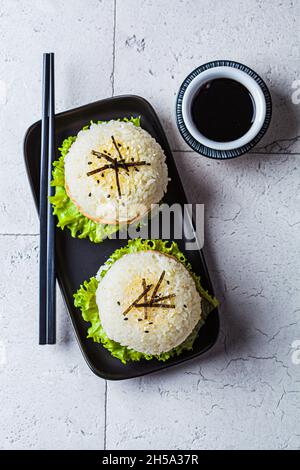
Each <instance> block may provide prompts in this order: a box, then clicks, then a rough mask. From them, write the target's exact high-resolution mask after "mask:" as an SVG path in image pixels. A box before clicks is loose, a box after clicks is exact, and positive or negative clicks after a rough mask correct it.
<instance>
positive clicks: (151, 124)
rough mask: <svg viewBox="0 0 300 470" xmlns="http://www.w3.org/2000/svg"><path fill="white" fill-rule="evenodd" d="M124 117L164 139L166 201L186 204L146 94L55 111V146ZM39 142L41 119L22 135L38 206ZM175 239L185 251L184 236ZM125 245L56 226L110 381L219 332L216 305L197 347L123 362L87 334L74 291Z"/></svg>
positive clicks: (64, 282)
mask: <svg viewBox="0 0 300 470" xmlns="http://www.w3.org/2000/svg"><path fill="white" fill-rule="evenodd" d="M125 116H127V117H130V116H141V126H142V127H143V128H144V129H146V130H147V131H148V132H149V133H150V134H151V135H152V136H153V137H154V138H155V139H156V140H157V141H158V142H159V143H160V145H161V146H162V148H163V149H164V151H165V154H166V156H167V164H168V169H169V176H170V177H171V182H170V183H169V186H168V194H167V197H166V202H168V203H175V202H177V203H180V204H184V203H186V202H187V200H186V196H185V193H184V190H183V187H182V184H181V181H180V177H179V175H178V172H177V169H176V166H175V162H174V160H173V156H172V153H171V150H170V147H169V144H168V141H167V138H166V136H165V133H164V131H163V129H162V126H161V124H160V122H159V119H158V117H157V115H156V113H155V111H154V109H153V108H152V106H151V105H150V104H149V103H148V102H147V101H145V100H144V99H143V98H140V97H138V96H131V95H128V96H127V95H126V96H118V97H115V98H109V99H105V100H102V101H97V102H95V103H92V104H88V105H86V106H82V107H80V108H76V109H72V110H70V111H66V112H64V113H60V114H58V115H57V116H56V147H58V146H59V145H60V143H61V142H62V141H63V139H65V138H66V137H68V136H70V135H76V134H77V133H78V132H79V130H80V129H81V128H82V127H83V126H84V125H86V124H87V123H89V122H90V120H95V121H96V120H109V119H117V118H120V117H125ZM40 145H41V121H38V122H36V123H35V124H33V125H32V126H31V127H30V128H29V129H28V131H27V133H26V136H25V140H24V156H25V164H26V169H27V173H28V178H29V181H30V186H31V189H32V192H33V196H34V200H35V203H36V206H37V207H38V204H39V200H38V199H39V167H40ZM176 241H177V240H176ZM177 242H178V244H179V246H181V248H182V249H183V251H184V240H183V241H177ZM126 244H127V241H126V240H105V241H104V242H103V243H100V244H95V243H91V242H90V241H89V240H87V239H85V240H79V239H78V238H72V237H71V235H70V232H69V230H68V229H65V230H64V231H62V230H60V229H57V230H56V256H57V278H58V282H59V285H60V288H61V291H62V293H63V297H64V299H65V303H66V306H67V309H68V311H69V314H70V317H71V320H72V323H73V326H74V328H75V332H76V336H77V339H78V342H79V345H80V348H81V351H82V353H83V355H84V357H85V359H86V361H87V363H88V365H89V366H90V368H91V369H92V371H93V372H94V373H95V374H96V375H98V376H100V377H102V378H105V379H109V380H121V379H128V378H132V377H138V376H141V375H144V374H148V373H150V372H154V371H158V370H160V369H164V368H166V367H170V366H173V365H176V364H180V363H181V362H183V361H186V360H188V359H191V358H193V357H196V356H199V355H200V354H202V353H203V352H205V351H207V350H208V349H210V348H211V347H212V346H213V344H214V343H215V342H216V339H217V336H218V331H219V317H218V312H217V309H215V310H214V311H213V312H212V313H211V314H210V315H209V317H208V319H207V321H206V323H205V325H204V326H203V327H202V328H201V330H200V333H199V337H198V338H197V340H196V342H195V344H194V349H193V351H190V352H186V353H184V354H182V355H180V356H179V357H176V358H173V359H170V360H169V361H167V362H159V361H157V360H151V361H146V360H143V361H140V362H136V363H128V364H127V365H123V364H122V363H121V362H120V361H119V360H118V359H115V358H114V357H112V356H111V355H110V353H109V352H108V351H107V350H106V349H105V348H103V347H102V346H101V345H100V344H98V343H94V342H93V340H91V339H87V338H86V336H87V329H88V323H86V322H85V321H84V320H83V319H82V317H81V314H80V311H79V310H78V309H77V308H75V307H74V304H73V294H74V292H76V291H77V289H78V288H79V286H80V284H81V283H82V282H83V281H84V280H85V279H89V278H90V277H91V276H94V275H95V273H96V272H97V271H98V269H99V267H100V266H101V265H102V264H103V263H104V262H105V261H106V260H107V258H109V256H110V254H111V253H112V252H113V251H114V250H115V249H117V248H119V247H120V246H123V245H126ZM186 255H187V258H188V259H189V261H190V262H191V263H192V266H193V270H194V272H195V273H196V274H198V275H200V276H201V279H202V284H203V286H204V287H205V288H206V289H208V290H209V291H210V292H211V293H212V286H211V282H210V279H209V275H208V272H207V268H206V265H205V260H204V257H203V254H202V252H201V251H198V250H195V251H188V252H186Z"/></svg>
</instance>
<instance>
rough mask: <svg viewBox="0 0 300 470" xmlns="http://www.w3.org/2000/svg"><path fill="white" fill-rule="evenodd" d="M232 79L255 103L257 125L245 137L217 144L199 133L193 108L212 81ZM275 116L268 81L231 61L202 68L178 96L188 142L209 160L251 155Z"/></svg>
mask: <svg viewBox="0 0 300 470" xmlns="http://www.w3.org/2000/svg"><path fill="white" fill-rule="evenodd" d="M217 78H229V79H232V80H236V81H237V82H239V83H241V84H242V85H243V86H244V87H246V88H247V89H248V91H249V93H250V94H251V96H252V98H253V101H254V104H255V116H254V119H253V123H252V125H251V127H250V129H249V130H248V132H246V134H244V135H243V136H242V137H240V138H239V139H236V140H233V141H231V142H216V141H213V140H210V139H208V138H207V137H205V136H204V135H203V134H201V133H200V132H199V130H198V129H197V127H196V126H195V124H194V122H193V119H192V116H191V105H192V102H193V99H194V96H195V95H196V94H197V92H198V91H199V88H200V87H201V86H202V85H203V84H204V83H206V82H208V81H210V80H215V79H217ZM271 115H272V101H271V96H270V92H269V90H268V88H267V86H266V84H265V83H264V81H263V80H262V79H261V78H260V77H259V76H258V75H257V73H255V72H254V71H253V70H251V69H250V68H249V67H247V66H246V65H243V64H240V63H238V62H232V61H229V60H217V61H214V62H208V63H207V64H204V65H201V66H200V67H198V68H196V69H195V70H194V71H193V72H192V73H190V74H189V75H188V76H187V77H186V79H185V80H184V82H183V83H182V85H181V87H180V89H179V93H178V96H177V103H176V118H177V126H178V129H179V131H180V133H181V135H182V137H183V139H184V140H185V142H186V143H187V144H188V145H189V146H190V147H191V148H192V149H193V150H195V152H198V153H200V154H202V155H204V156H205V157H209V158H217V159H227V158H234V157H239V156H240V155H243V154H244V153H246V152H249V150H250V149H252V148H253V147H254V146H255V145H256V144H257V143H258V142H259V141H260V139H261V138H262V136H263V135H264V134H265V132H266V130H267V129H268V127H269V124H270V121H271Z"/></svg>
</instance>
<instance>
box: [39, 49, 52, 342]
mask: <svg viewBox="0 0 300 470" xmlns="http://www.w3.org/2000/svg"><path fill="white" fill-rule="evenodd" d="M42 87H43V89H42V127H41V166H40V204H39V216H40V266H39V268H40V298H39V344H55V341H56V304H55V301H56V295H55V287H56V286H55V283H56V281H55V225H54V217H53V214H52V209H51V204H50V202H49V199H48V198H49V196H51V195H52V187H51V186H50V181H51V174H52V163H53V161H54V158H55V157H54V154H55V151H54V148H55V129H54V54H53V53H46V54H44V55H43V84H42Z"/></svg>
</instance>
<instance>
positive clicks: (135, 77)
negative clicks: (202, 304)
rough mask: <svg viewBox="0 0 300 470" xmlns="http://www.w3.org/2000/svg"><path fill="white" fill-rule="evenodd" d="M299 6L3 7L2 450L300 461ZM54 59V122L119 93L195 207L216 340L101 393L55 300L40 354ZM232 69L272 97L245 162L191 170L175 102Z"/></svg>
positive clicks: (176, 1)
mask: <svg viewBox="0 0 300 470" xmlns="http://www.w3.org/2000/svg"><path fill="white" fill-rule="evenodd" d="M299 24H300V2H299V1H296V0H295V1H290V0H282V1H275V0H265V1H261V0H256V1H255V0H248V1H242V0H198V1H197V0H192V1H180V0H152V1H151V0H148V1H142V0H115V1H114V0H103V1H101V0H99V1H97V0H85V1H80V0H72V2H71V1H68V0H60V1H59V0H26V1H25V0H1V1H0V41H1V48H0V144H1V145H0V149H1V173H0V178H1V179H0V227H1V229H0V244H1V251H0V266H1V270H0V327H1V328H0V402H1V409H0V420H1V426H0V447H1V448H9V449H17V448H19V449H20V448H34V449H38V448H48V449H59V448H67V449H69V448H70V449H73V448H78V449H102V448H103V447H106V448H108V449H118V448H121V449H124V448H128V449H137V448H146V449H147V448H155V449H161V448H178V449H183V448H186V449H197V448H276V449H278V448H299V443H300V426H299V422H300V420H299V411H300V402H299V396H300V365H297V364H295V363H293V361H292V353H293V347H292V343H293V341H295V340H299V339H300V321H299V320H300V302H299V255H300V246H299V228H300V213H299V172H300V171H299V163H298V162H299V157H300V129H299V128H300V125H299V124H300V114H299V110H300V104H298V105H296V104H293V102H292V92H293V89H292V86H293V82H294V80H299V79H300V76H299V69H300V68H299V65H300V61H299V46H300V39H299V38H300V31H299V29H300V26H299ZM45 51H54V52H55V54H56V83H57V86H56V99H57V111H61V110H65V109H68V108H72V107H74V106H77V105H81V104H85V103H88V102H91V101H95V100H97V99H100V98H105V97H108V96H111V95H112V94H115V95H117V94H121V93H135V94H139V95H142V96H144V97H145V98H147V99H149V100H150V101H151V102H152V103H153V105H154V106H155V108H156V109H157V111H158V114H159V116H160V117H161V119H162V120H163V123H164V126H165V128H166V130H167V133H168V137H169V140H170V144H171V147H172V150H173V151H174V156H175V158H176V162H177V164H178V167H179V169H180V172H181V174H182V178H183V182H184V184H185V187H186V190H187V192H188V196H189V199H190V201H191V202H199V203H204V204H205V210H206V243H205V252H206V256H207V260H208V264H209V268H210V271H211V274H212V278H213V282H214V285H215V287H216V291H217V294H218V296H219V298H220V300H221V302H222V306H221V309H220V312H221V317H222V331H221V334H220V338H219V341H218V343H217V345H216V346H215V348H214V349H213V350H212V351H211V352H209V353H208V354H206V355H205V356H203V357H202V358H201V359H200V360H199V359H197V360H195V361H193V362H189V363H187V364H185V365H183V366H181V367H178V368H174V369H173V370H170V371H168V372H166V373H159V374H155V375H151V376H147V377H145V378H141V379H137V380H131V381H126V382H120V383H117V382H116V383H112V382H109V383H105V382H104V381H103V380H101V379H99V378H97V377H95V376H94V375H93V374H92V373H91V372H90V371H89V369H88V368H87V366H86V364H85V363H84V360H83V358H82V356H81V353H80V351H79V348H78V346H77V344H76V341H75V339H74V334H73V331H72V327H71V325H70V322H69V320H68V318H67V315H66V312H65V311H64V307H63V306H62V302H61V299H60V298H59V299H58V301H59V307H58V318H59V331H58V344H57V345H56V346H55V347H54V346H50V347H38V345H37V317H38V295H37V292H38V234H37V233H38V223H37V216H36V213H35V209H34V206H33V201H32V197H31V194H30V191H29V187H28V181H27V179H26V175H25V169H24V165H23V156H22V139H23V135H24V133H25V130H26V128H27V127H28V126H29V125H30V124H31V123H32V122H33V121H35V120H36V119H39V116H40V112H41V111H40V93H41V77H40V74H41V54H42V52H45ZM223 58H226V59H232V60H237V61H241V62H243V63H246V64H247V65H249V66H250V67H252V68H254V69H255V70H256V71H257V72H258V73H259V74H261V75H262V77H263V78H264V79H265V81H266V82H267V84H268V86H269V87H270V90H271V92H272V97H273V103H274V114H273V122H272V127H271V129H270V130H269V132H268V133H267V135H266V136H265V138H264V140H263V141H262V142H261V144H260V146H259V147H258V148H256V150H255V151H254V152H252V153H251V154H248V155H246V156H244V157H242V158H239V159H237V160H232V161H228V162H217V161H211V160H207V159H205V158H204V157H199V156H198V155H197V154H194V153H193V152H191V151H190V150H189V149H188V148H187V147H186V146H185V144H184V143H183V141H182V140H181V138H180V136H179V135H178V132H177V130H176V127H175V119H174V105H175V97H176V92H177V90H178V87H179V85H180V84H181V82H182V80H183V79H184V78H185V76H186V75H187V74H188V73H189V72H190V71H191V70H192V69H193V68H195V67H196V66H198V65H200V64H201V63H204V62H206V61H209V60H213V59H223Z"/></svg>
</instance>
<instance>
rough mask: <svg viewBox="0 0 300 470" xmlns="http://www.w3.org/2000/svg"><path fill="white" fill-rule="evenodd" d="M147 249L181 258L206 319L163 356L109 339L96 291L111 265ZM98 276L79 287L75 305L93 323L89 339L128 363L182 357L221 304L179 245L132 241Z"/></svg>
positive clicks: (166, 242) (155, 241)
mask: <svg viewBox="0 0 300 470" xmlns="http://www.w3.org/2000/svg"><path fill="white" fill-rule="evenodd" d="M144 250H157V251H160V252H162V253H166V254H169V255H172V256H174V257H175V258H177V259H178V260H179V261H180V262H181V263H182V264H184V266H185V267H186V268H187V269H188V271H189V272H190V274H191V276H192V277H193V279H194V281H195V283H196V287H197V290H198V292H199V294H200V296H201V298H202V312H205V313H204V314H203V318H202V319H201V320H200V322H199V323H198V324H197V326H196V328H195V329H194V330H193V331H192V333H191V334H190V335H189V336H188V338H187V339H186V340H185V341H184V342H183V343H182V344H180V345H179V346H177V347H176V348H173V349H171V350H170V351H167V352H164V353H162V354H159V355H156V356H152V355H150V354H143V353H141V352H137V351H134V350H133V349H129V348H127V347H126V346H121V345H120V344H119V343H117V342H116V341H113V340H111V339H109V338H108V336H107V334H106V333H105V331H104V330H103V328H102V325H101V321H100V317H99V311H98V307H97V304H96V290H97V287H98V284H99V282H101V279H103V277H104V276H105V274H106V273H107V271H108V270H109V269H110V268H111V266H112V265H113V264H114V263H115V262H116V261H117V260H118V259H119V258H121V257H122V256H123V255H125V254H127V253H136V252H138V251H144ZM98 277H99V279H100V280H97V279H96V278H95V277H92V278H91V279H90V280H89V281H85V282H84V283H83V284H82V285H81V286H80V288H79V290H78V291H77V292H76V294H74V299H75V301H74V305H75V307H78V308H79V309H80V310H81V313H82V317H83V319H84V320H85V321H87V322H90V323H91V326H90V327H89V329H88V336H87V337H88V338H92V339H93V340H94V341H95V342H97V343H102V344H103V346H104V347H105V348H106V349H108V350H109V351H110V353H111V354H112V355H113V356H114V357H116V358H117V359H119V360H120V361H122V362H123V364H126V362H127V361H140V360H141V359H146V360H150V359H153V358H156V359H158V360H159V361H167V360H168V359H170V358H171V357H173V356H178V355H180V354H181V353H182V352H183V351H186V350H191V349H192V348H193V344H194V342H195V340H196V338H197V335H198V332H199V330H200V328H201V326H202V325H203V324H204V321H205V319H206V316H207V315H208V313H209V312H210V311H211V310H213V309H214V308H215V307H216V306H217V305H218V301H217V299H216V298H214V297H212V296H211V295H210V294H209V293H208V292H207V291H206V290H205V289H203V287H202V286H201V282H200V277H199V276H196V274H195V273H193V271H192V266H191V264H190V263H189V262H188V261H187V259H186V257H185V256H184V254H183V253H182V251H180V249H179V248H178V245H177V243H175V242H171V243H170V242H168V241H162V240H142V239H140V238H137V239H134V240H130V241H129V242H128V245H126V246H125V247H123V248H120V249H118V250H116V251H115V252H114V253H113V254H112V255H111V257H110V258H109V259H108V260H107V261H106V263H105V264H104V265H103V266H102V267H101V269H100V271H99V273H98Z"/></svg>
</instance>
